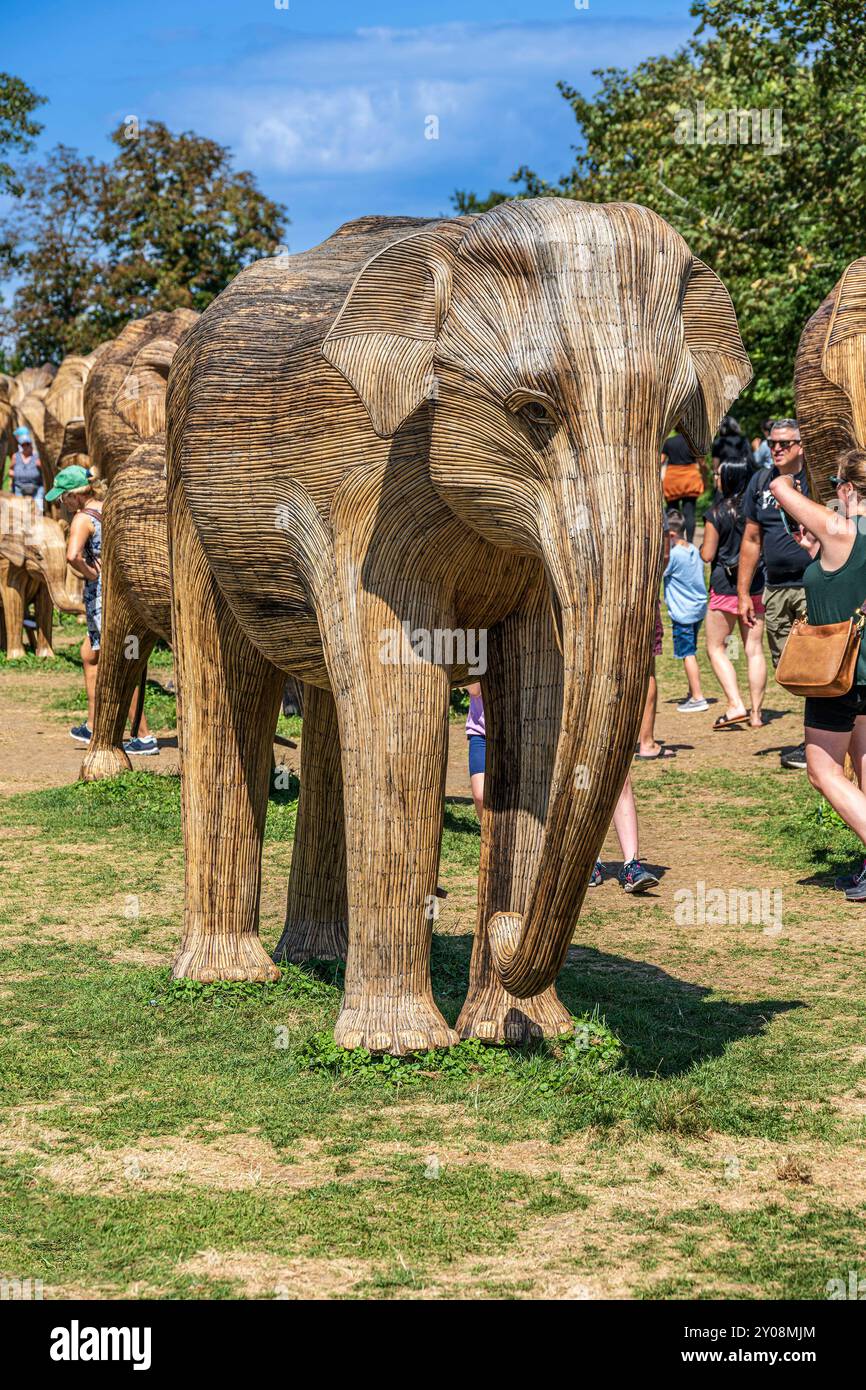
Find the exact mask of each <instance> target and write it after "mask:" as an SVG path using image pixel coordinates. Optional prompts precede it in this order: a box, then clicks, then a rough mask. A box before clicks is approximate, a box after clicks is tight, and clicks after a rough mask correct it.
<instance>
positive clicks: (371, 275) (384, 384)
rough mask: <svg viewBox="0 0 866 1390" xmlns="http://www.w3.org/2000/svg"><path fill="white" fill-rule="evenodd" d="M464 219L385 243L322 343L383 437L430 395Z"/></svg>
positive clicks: (329, 357) (349, 296)
mask: <svg viewBox="0 0 866 1390" xmlns="http://www.w3.org/2000/svg"><path fill="white" fill-rule="evenodd" d="M467 220H468V219H462V218H455V219H454V220H453V221H450V222H437V223H434V225H433V226H432V227H429V228H427V227H425V228H424V229H423V230H422V231H420V232H414V233H413V234H412V235H411V236H407V237H403V238H401V240H400V241H395V242H392V244H391V245H390V246H386V247H385V249H384V250H383V251H379V252H378V253H377V254H376V255H375V256H373V257H372V258H371V259H370V260H369V261H368V262H367V264H366V265H365V266H364V267H363V268H362V269H361V271H360V272H359V273H358V275H357V277H356V279H355V282H354V284H353V285H352V288H351V289H350V290H349V293H348V294H347V296H346V299H345V301H344V303H343V307H342V308H341V310H340V312H339V314H338V315H337V317H336V319H335V320H334V323H333V324H332V326H331V329H330V331H329V333H328V336H327V337H326V339H325V341H324V343H323V344H322V352H323V354H324V356H325V357H326V358H327V359H328V361H329V362H330V363H331V365H332V366H333V367H336V369H337V371H338V372H339V373H340V374H341V376H344V377H345V378H346V380H347V381H348V382H349V385H350V386H353V387H354V388H355V390H356V391H357V393H358V395H359V396H360V398H361V400H362V401H363V403H364V406H365V408H366V410H367V413H368V415H369V416H370V422H371V424H372V426H373V429H374V430H375V431H376V433H377V434H378V435H379V436H380V437H381V438H382V439H387V438H389V436H390V435H392V434H394V433H395V432H396V431H397V430H398V429H399V428H400V426H401V425H402V424H403V422H404V421H405V420H407V419H408V418H409V416H410V415H412V414H413V413H414V411H416V410H417V409H418V406H419V405H420V404H421V402H422V401H424V400H428V399H430V398H432V397H433V395H434V392H435V383H434V378H433V354H434V351H435V348H436V339H437V338H438V336H439V330H440V328H441V327H442V323H443V321H444V319H445V315H446V314H447V312H448V304H449V300H450V295H451V267H452V262H453V255H454V252H455V250H456V247H457V245H458V243H459V241H460V239H461V237H462V236H463V233H464V224H465V221H467Z"/></svg>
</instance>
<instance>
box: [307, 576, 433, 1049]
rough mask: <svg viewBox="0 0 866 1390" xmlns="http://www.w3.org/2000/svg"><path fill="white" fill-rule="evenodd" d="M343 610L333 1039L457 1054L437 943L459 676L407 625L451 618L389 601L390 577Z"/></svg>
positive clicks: (403, 597) (336, 682) (409, 594)
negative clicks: (339, 916) (423, 650)
mask: <svg viewBox="0 0 866 1390" xmlns="http://www.w3.org/2000/svg"><path fill="white" fill-rule="evenodd" d="M339 608H340V611H339V613H338V614H336V615H334V616H333V617H332V618H331V621H332V622H334V623H335V629H331V630H330V631H328V632H326V633H325V655H326V660H328V664H329V674H330V675H331V678H332V682H333V686H334V689H335V690H339V691H340V697H339V701H338V714H339V723H340V739H341V745H342V762H343V787H344V806H345V821H346V867H347V884H348V907H349V947H348V953H347V957H346V983H345V994H344V998H343V1005H342V1009H341V1012H340V1016H339V1018H338V1019H337V1024H336V1028H335V1030H334V1037H335V1039H336V1041H337V1042H338V1043H340V1044H341V1045H342V1046H343V1047H349V1048H354V1047H365V1048H368V1049H369V1050H370V1051H371V1052H392V1053H395V1054H398V1055H400V1054H403V1053H406V1052H415V1051H420V1050H425V1049H427V1048H430V1047H449V1046H451V1045H452V1044H453V1043H456V1041H457V1035H456V1033H455V1032H454V1031H453V1029H451V1028H449V1026H448V1024H447V1023H446V1022H445V1019H444V1018H443V1017H442V1015H441V1014H440V1012H439V1010H438V1009H437V1007H436V1004H435V1003H434V1000H433V991H432V986H431V982H430V942H431V936H432V929H433V922H432V918H433V913H432V911H431V904H432V902H433V899H434V895H435V892H436V876H437V869H438V863H439V848H440V839H441V833H442V818H443V792H444V783H445V762H446V753H447V734H448V697H449V690H450V680H449V674H448V671H447V669H446V668H445V667H444V666H442V665H437V664H436V663H435V662H434V661H430V660H423V659H422V658H420V657H418V656H416V655H415V653H414V652H413V651H412V650H411V648H410V647H409V646H408V643H406V642H405V639H404V636H403V628H402V624H403V622H404V620H405V621H407V622H408V623H409V624H410V625H411V627H412V628H413V629H418V628H420V629H422V630H427V631H431V632H432V631H433V630H435V629H436V628H440V629H442V628H446V627H449V626H450V623H449V622H448V621H447V617H448V615H447V614H446V613H444V612H440V611H436V609H435V608H434V605H432V604H431V603H430V600H429V591H428V596H427V597H426V598H423V597H422V596H421V595H420V594H419V593H418V592H417V591H413V590H412V588H411V587H410V586H409V585H406V586H405V587H404V588H403V589H402V591H401V592H400V593H399V594H395V595H394V597H393V599H392V600H391V601H390V602H389V601H388V596H387V584H386V583H384V582H383V583H382V585H381V587H380V588H379V592H378V593H377V594H375V595H374V594H372V593H370V592H367V593H361V594H358V593H352V594H344V595H342V597H341V603H340V605H339Z"/></svg>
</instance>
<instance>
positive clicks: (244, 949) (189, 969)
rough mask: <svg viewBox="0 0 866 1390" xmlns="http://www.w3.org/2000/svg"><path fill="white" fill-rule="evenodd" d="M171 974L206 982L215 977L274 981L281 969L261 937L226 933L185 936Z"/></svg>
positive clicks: (217, 978)
mask: <svg viewBox="0 0 866 1390" xmlns="http://www.w3.org/2000/svg"><path fill="white" fill-rule="evenodd" d="M171 974H172V978H173V979H175V980H181V979H184V980H198V981H200V982H201V983H202V984H212V983H213V982H214V981H215V980H253V981H260V982H262V983H265V982H271V983H272V982H273V981H275V980H278V979H279V978H280V972H279V970H278V969H277V967H276V966H275V965H274V963H273V961H272V960H271V958H270V956H269V955H268V954H267V952H266V951H265V949H264V947H263V946H262V943H261V941H260V940H259V938H258V936H253V935H251V934H250V933H249V932H243V933H242V934H241V935H239V936H230V935H229V934H228V933H225V932H223V933H214V934H213V935H211V936H186V937H184V939H183V941H182V942H181V944H180V949H179V950H178V953H177V955H176V956H175V959H174V964H173V966H172V971H171Z"/></svg>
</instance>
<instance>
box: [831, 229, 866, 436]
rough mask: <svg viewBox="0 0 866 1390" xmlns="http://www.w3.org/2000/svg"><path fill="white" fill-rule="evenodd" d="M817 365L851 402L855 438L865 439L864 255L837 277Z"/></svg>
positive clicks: (865, 269) (865, 333)
mask: <svg viewBox="0 0 866 1390" xmlns="http://www.w3.org/2000/svg"><path fill="white" fill-rule="evenodd" d="M821 367H822V370H823V373H824V375H825V377H826V378H827V380H828V381H832V382H833V383H834V385H836V386H839V387H841V389H842V390H843V391H844V392H845V395H846V396H847V397H848V399H849V401H850V402H851V410H852V412H853V416H854V433H855V436H856V438H857V439H861V440H862V439H866V256H861V257H860V259H859V260H858V261H853V262H852V263H851V265H849V266H848V269H847V270H846V271H845V273H844V275H843V276H842V279H841V280H840V281H839V288H838V292H837V294H836V304H835V306H834V309H833V313H832V315H831V318H830V323H829V326H828V328H827V339H826V342H825V344H824V351H823V354H822V356H821Z"/></svg>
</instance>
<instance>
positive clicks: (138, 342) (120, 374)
mask: <svg viewBox="0 0 866 1390" xmlns="http://www.w3.org/2000/svg"><path fill="white" fill-rule="evenodd" d="M198 317H199V316H198V314H197V313H196V312H195V310H193V309H174V310H172V311H171V312H170V313H167V312H166V313H164V312H160V313H155V314H148V315H147V317H146V318H143V319H137V320H135V321H134V322H132V323H128V324H127V325H126V327H125V328H124V330H123V332H122V333H121V334H120V335H119V336H118V337H117V338H115V339H114V341H113V342H112V343H109V344H108V345H107V346H105V347H104V349H103V350H101V351H100V353H99V357H98V360H97V361H96V363H95V364H94V366H93V368H92V370H91V372H90V374H89V376H88V378H87V382H86V384H85V387H84V418H85V422H86V427H87V451H88V454H89V456H90V463H91V466H92V467H94V468H95V469H96V470H97V472H98V473H99V474H100V475H101V476H102V477H103V478H105V479H107V481H108V482H110V481H111V479H112V478H113V476H114V474H115V472H116V470H117V468H118V467H119V465H120V464H121V463H123V461H124V460H125V459H127V458H128V457H129V455H130V454H131V453H132V451H133V449H137V448H138V446H139V445H140V444H146V443H147V442H148V441H149V440H151V439H153V438H154V436H155V435H158V434H159V433H160V432H161V431H163V430H164V429H165V390H166V383H167V381H168V369H169V365H170V363H171V359H172V357H173V356H174V352H175V349H176V347H177V345H178V343H179V342H180V340H181V338H182V337H183V335H184V333H185V332H186V331H187V329H188V328H190V327H191V326H192V325H193V324H194V323H195V322H196V320H197V319H198Z"/></svg>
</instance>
